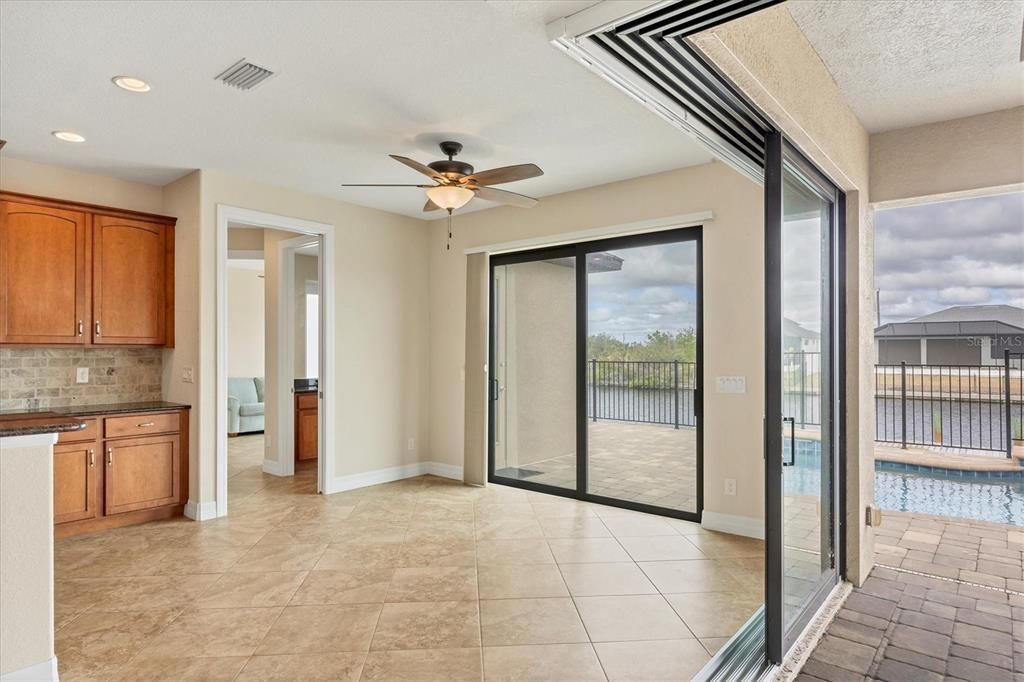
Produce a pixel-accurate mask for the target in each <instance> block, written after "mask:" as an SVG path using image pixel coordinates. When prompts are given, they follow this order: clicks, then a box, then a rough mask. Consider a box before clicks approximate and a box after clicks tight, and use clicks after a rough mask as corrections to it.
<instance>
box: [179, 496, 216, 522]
mask: <svg viewBox="0 0 1024 682" xmlns="http://www.w3.org/2000/svg"><path fill="white" fill-rule="evenodd" d="M185 516H187V517H188V518H190V519H192V520H193V521H209V520H210V519H215V518H217V503H216V502H195V501H194V500H189V501H188V502H187V503H186V504H185Z"/></svg>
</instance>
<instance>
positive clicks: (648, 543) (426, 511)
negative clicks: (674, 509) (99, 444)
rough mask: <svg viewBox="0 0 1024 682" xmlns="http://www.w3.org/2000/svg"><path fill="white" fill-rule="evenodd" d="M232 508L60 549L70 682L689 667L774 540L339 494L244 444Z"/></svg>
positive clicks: (234, 464)
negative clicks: (267, 464)
mask: <svg viewBox="0 0 1024 682" xmlns="http://www.w3.org/2000/svg"><path fill="white" fill-rule="evenodd" d="M230 443H231V450H232V456H231V459H230V466H231V478H230V482H229V488H230V491H231V497H230V515H229V516H228V517H227V518H224V519H218V520H215V521H208V522H204V523H194V522H192V521H189V520H187V519H178V520H173V521H167V522H158V523H152V524H147V525H143V526H136V527H132V528H124V529H118V530H113V531H105V532H101V533H96V534H91V535H86V536H79V537H76V538H69V539H66V540H61V541H58V542H57V543H56V547H55V552H56V593H57V597H56V615H57V632H56V648H57V655H58V660H59V665H60V675H61V679H62V680H64V681H65V682H74V681H76V680H123V681H129V680H131V681H134V680H147V681H150V680H154V681H155V680H328V679H330V680H357V679H363V680H379V679H393V680H403V679H404V680H425V679H472V680H479V679H482V678H486V679H531V680H542V679H552V680H568V679H598V680H601V679H613V680H619V679H622V680H654V679H688V678H689V677H690V676H692V674H693V673H694V672H696V671H697V670H698V669H699V668H700V667H701V666H703V665H704V663H705V662H706V661H707V660H708V659H709V657H710V655H711V654H712V653H714V652H715V651H716V650H717V649H718V647H720V646H721V645H722V644H723V643H724V642H725V641H726V639H727V638H728V637H729V636H730V635H732V633H733V632H734V631H735V630H736V629H737V628H738V627H739V626H740V625H741V624H742V623H743V622H744V621H745V620H746V619H747V618H748V617H749V616H750V615H751V614H752V613H753V612H754V611H755V610H756V609H757V607H758V606H759V604H760V600H761V592H762V585H763V569H762V558H761V557H762V551H763V550H762V545H761V543H760V542H759V541H754V540H750V539H747V538H741V537H736V536H730V535H725V534H719V533H711V532H705V531H703V530H702V529H701V528H700V526H698V525H696V524H692V523H687V522H682V521H676V520H670V519H666V518H661V517H655V516H648V515H644V514H637V513H633V512H626V511H623V510H619V509H614V508H610V507H604V506H599V505H593V504H587V503H580V502H576V501H574V500H566V499H562V498H557V497H551V496H545V495H539V494H534V493H529V492H526V491H521V490H516V489H512V488H507V487H501V486H492V487H489V488H486V489H484V488H472V487H467V486H464V485H462V484H460V483H457V482H454V481H448V480H444V479H440V478H434V477H429V476H425V477H420V478H415V479H410V480H405V481H400V482H396V483H390V484H384V485H379V486H374V487H370V488H364V489H361V490H357V491H352V492H347V493H340V494H336V495H332V496H326V497H325V496H317V495H314V494H312V490H313V483H314V476H315V474H314V472H313V471H303V472H301V473H300V474H299V475H297V476H295V477H294V478H276V477H273V476H267V475H265V474H262V473H261V472H260V471H259V466H260V464H259V463H260V460H261V459H262V448H263V444H262V437H260V436H248V437H242V438H239V439H232V440H231V441H230Z"/></svg>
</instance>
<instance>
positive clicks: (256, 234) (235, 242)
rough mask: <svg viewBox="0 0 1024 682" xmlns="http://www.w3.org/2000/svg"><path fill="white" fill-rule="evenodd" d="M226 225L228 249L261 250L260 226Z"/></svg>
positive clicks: (261, 234) (261, 230) (261, 233)
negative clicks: (227, 228)
mask: <svg viewBox="0 0 1024 682" xmlns="http://www.w3.org/2000/svg"><path fill="white" fill-rule="evenodd" d="M228 227H229V228H230V229H229V230H228V251H250V252H256V251H259V252H260V253H262V252H263V228H262V227H232V226H230V225H229V226H228Z"/></svg>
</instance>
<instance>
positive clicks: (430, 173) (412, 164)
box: [388, 154, 448, 181]
mask: <svg viewBox="0 0 1024 682" xmlns="http://www.w3.org/2000/svg"><path fill="white" fill-rule="evenodd" d="M388 156H390V157H391V158H392V159H394V160H395V161H397V162H398V163H404V164H405V165H406V166H408V167H409V168H412V169H413V170H414V171H418V172H420V173H423V174H424V175H426V176H427V177H428V178H434V179H435V180H441V181H446V180H447V179H448V178H446V177H445V176H443V175H441V174H440V173H438V172H437V171H436V170H434V169H433V168H431V167H430V166H427V165H425V164H422V163H420V162H419V161H415V160H413V159H410V158H408V157H406V156H398V155H397V154H388Z"/></svg>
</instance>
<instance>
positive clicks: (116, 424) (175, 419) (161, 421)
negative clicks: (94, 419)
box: [103, 412, 181, 438]
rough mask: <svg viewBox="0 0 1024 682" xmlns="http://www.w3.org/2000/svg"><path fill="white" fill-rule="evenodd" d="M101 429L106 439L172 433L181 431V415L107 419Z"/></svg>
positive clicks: (141, 415)
mask: <svg viewBox="0 0 1024 682" xmlns="http://www.w3.org/2000/svg"><path fill="white" fill-rule="evenodd" d="M103 429H104V435H105V436H106V437H107V438H123V437H129V436H146V435H149V434H151V433H173V432H176V431H180V430H181V414H180V413H179V412H160V413H157V414H135V415H130V416H126V417H107V418H106V419H104V420H103Z"/></svg>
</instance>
